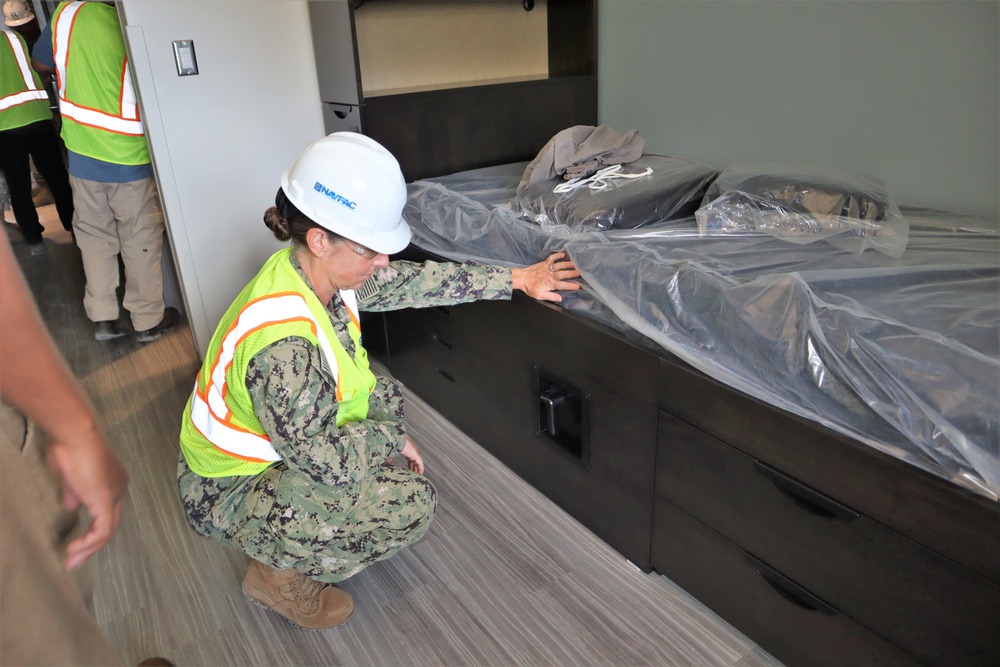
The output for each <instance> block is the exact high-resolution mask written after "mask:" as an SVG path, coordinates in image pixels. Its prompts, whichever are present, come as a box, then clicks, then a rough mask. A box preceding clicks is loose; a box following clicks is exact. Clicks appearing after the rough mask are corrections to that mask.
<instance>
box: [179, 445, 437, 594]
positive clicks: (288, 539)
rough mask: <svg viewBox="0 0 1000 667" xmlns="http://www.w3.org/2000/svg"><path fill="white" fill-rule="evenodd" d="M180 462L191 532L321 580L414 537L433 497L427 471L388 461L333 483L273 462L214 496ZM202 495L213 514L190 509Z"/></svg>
mask: <svg viewBox="0 0 1000 667" xmlns="http://www.w3.org/2000/svg"><path fill="white" fill-rule="evenodd" d="M179 465H180V469H179V471H178V472H179V475H178V482H179V486H180V492H181V499H182V501H183V502H184V505H185V510H187V514H188V521H189V522H190V523H191V526H192V527H193V528H194V529H195V531H196V532H198V533H199V534H200V535H202V536H204V537H207V538H209V539H211V540H215V541H218V542H226V543H230V544H233V545H235V546H236V547H238V548H239V549H241V550H242V551H243V552H244V553H246V554H247V555H249V556H250V557H251V558H253V559H254V560H258V561H260V562H262V563H265V564H267V565H270V566H272V567H276V568H281V569H285V568H295V569H296V570H298V571H299V572H301V573H302V574H305V575H307V576H309V577H311V578H313V579H316V580H317V581H322V582H324V583H336V582H339V581H343V580H344V579H347V578H348V577H351V576H353V575H355V574H357V573H358V572H360V571H361V570H363V569H364V568H366V567H368V566H369V565H371V564H372V563H375V562H377V561H380V560H384V559H386V558H390V557H391V556H393V555H395V554H396V553H397V552H399V551H400V550H401V549H403V548H404V547H406V546H408V545H410V544H413V543H414V542H416V541H418V540H419V539H420V538H421V537H423V535H424V533H426V532H427V529H428V528H429V527H430V523H431V520H432V519H433V517H434V511H435V508H436V504H437V500H436V494H435V491H434V487H433V486H432V485H431V483H430V481H429V480H428V479H427V478H426V477H423V476H421V475H418V474H416V473H414V472H411V471H409V470H406V469H403V468H396V467H392V466H390V465H385V466H383V467H382V468H380V469H378V470H376V471H375V472H374V473H373V474H371V475H368V476H367V477H364V478H362V479H361V480H359V481H357V482H356V483H354V484H349V485H344V486H337V487H331V486H323V485H320V484H317V483H316V482H315V481H313V480H311V479H309V478H308V477H306V476H304V475H301V474H298V473H296V472H295V471H292V470H289V469H288V468H287V467H286V466H285V465H284V464H283V463H278V464H276V465H274V466H272V467H270V468H268V469H267V470H265V471H264V472H262V473H261V474H259V475H257V476H255V477H251V478H248V479H247V480H246V481H245V482H244V483H243V484H242V485H241V486H240V487H238V488H230V489H228V493H221V494H218V495H216V493H215V489H213V488H212V487H213V486H214V485H216V484H218V482H216V481H215V480H213V479H211V478H205V477H201V476H200V475H197V474H196V473H194V472H192V471H191V470H190V469H188V468H187V465H186V463H185V462H184V459H183V456H182V457H181V461H180V464H179ZM247 485H249V487H248V486H247ZM220 490H221V489H220ZM206 496H215V500H216V502H215V503H214V504H213V506H212V508H211V511H210V514H211V516H204V515H203V514H201V513H199V512H197V511H192V510H193V508H196V507H197V506H198V505H199V498H205V497H206ZM195 516H198V517H200V519H201V520H195Z"/></svg>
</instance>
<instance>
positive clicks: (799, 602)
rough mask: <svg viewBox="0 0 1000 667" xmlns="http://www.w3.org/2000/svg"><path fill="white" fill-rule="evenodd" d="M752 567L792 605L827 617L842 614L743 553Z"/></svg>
mask: <svg viewBox="0 0 1000 667" xmlns="http://www.w3.org/2000/svg"><path fill="white" fill-rule="evenodd" d="M743 555H744V556H745V557H746V559H747V561H748V562H749V563H750V565H752V566H753V568H754V569H755V570H757V574H759V575H760V576H761V578H762V579H763V580H764V582H765V583H766V584H767V585H768V586H770V587H771V588H772V589H774V592H775V593H777V594H778V595H780V596H781V597H783V598H785V599H786V600H788V601H789V602H791V603H792V604H794V605H796V606H798V607H802V608H803V609H807V610H809V611H821V612H823V613H824V614H826V615H827V616H836V615H837V614H839V613H840V612H839V611H837V609H836V608H835V607H831V606H830V605H828V604H827V603H826V602H823V601H822V600H820V599H819V598H818V597H816V596H815V595H813V594H812V593H810V592H809V591H807V590H806V589H804V588H802V587H801V586H799V585H798V584H797V583H795V582H794V581H792V580H791V579H789V578H788V577H786V576H785V575H783V574H781V573H780V572H778V571H777V570H775V569H774V568H773V567H771V566H770V565H768V564H767V563H765V562H764V561H762V560H760V559H758V558H756V557H755V556H753V555H752V554H749V553H747V552H746V551H744V552H743Z"/></svg>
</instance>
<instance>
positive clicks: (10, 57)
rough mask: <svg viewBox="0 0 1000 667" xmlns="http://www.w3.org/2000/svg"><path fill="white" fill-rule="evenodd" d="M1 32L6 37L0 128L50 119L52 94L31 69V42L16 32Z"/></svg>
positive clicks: (1, 44) (1, 47)
mask: <svg viewBox="0 0 1000 667" xmlns="http://www.w3.org/2000/svg"><path fill="white" fill-rule="evenodd" d="M2 34H3V37H4V38H6V39H3V38H0V131H3V130H13V129H14V128H17V127H24V126H25V125H31V124H32V123H37V122H38V121H41V120H49V121H51V120H52V112H51V111H49V96H48V95H47V94H46V93H45V86H44V85H42V80H41V79H40V78H39V76H38V73H37V72H35V70H33V69H31V56H30V55H29V54H28V45H27V44H26V43H25V41H24V38H23V37H21V36H20V35H18V34H17V33H14V32H3V33H2Z"/></svg>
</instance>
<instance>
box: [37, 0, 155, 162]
mask: <svg viewBox="0 0 1000 667" xmlns="http://www.w3.org/2000/svg"><path fill="white" fill-rule="evenodd" d="M52 57H53V59H54V60H55V66H56V84H57V88H58V90H59V112H60V113H61V114H62V118H63V122H62V137H63V141H64V142H65V143H66V148H67V149H69V150H71V151H73V152H74V153H78V154H80V155H85V156H87V157H91V158H94V159H96V160H102V161H104V162H111V163H114V164H124V165H143V164H149V147H148V146H147V144H146V136H145V134H144V132H143V127H142V121H141V120H140V119H139V105H138V104H137V103H136V97H135V89H134V88H133V87H132V73H131V71H130V70H129V65H128V59H127V58H126V56H125V42H124V41H123V40H122V33H121V26H120V25H119V23H118V14H117V12H116V10H115V8H114V7H109V6H108V5H105V4H102V3H99V2H63V3H60V5H59V7H58V8H57V9H56V12H55V14H53V16H52Z"/></svg>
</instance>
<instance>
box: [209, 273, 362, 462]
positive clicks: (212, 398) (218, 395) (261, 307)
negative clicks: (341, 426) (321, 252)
mask: <svg viewBox="0 0 1000 667" xmlns="http://www.w3.org/2000/svg"><path fill="white" fill-rule="evenodd" d="M340 294H341V298H343V299H344V303H345V304H348V310H349V311H350V313H351V318H352V319H354V320H357V298H356V296H355V294H354V292H353V291H342V292H341V293H340ZM295 320H298V321H307V322H309V323H310V324H311V325H312V330H313V332H314V333H315V334H316V338H317V339H318V341H319V348H320V351H321V352H322V354H323V358H324V360H325V361H326V363H327V364H328V366H329V367H330V372H331V374H332V375H333V376H334V377H335V378H337V400H340V398H341V396H340V386H341V383H340V373H339V369H338V364H337V357H336V355H335V354H334V352H333V348H332V347H331V345H330V341H329V339H328V338H327V336H326V333H325V332H324V331H323V329H322V327H320V326H319V324H318V323H317V322H316V320H315V318H314V317H313V314H312V311H311V310H310V309H309V306H308V304H307V303H306V301H305V299H304V298H302V295H301V294H297V293H294V292H286V293H283V294H274V295H269V296H266V297H262V298H260V299H257V300H256V301H253V302H251V303H249V304H247V305H246V306H245V307H244V308H243V310H242V311H240V314H239V316H238V317H237V318H236V321H235V322H234V323H233V325H232V326H231V327H230V328H229V331H227V332H226V335H225V337H224V338H223V340H222V343H221V345H220V346H219V353H218V357H217V358H216V360H215V362H214V364H213V365H212V367H211V373H210V375H209V377H208V378H207V382H206V384H205V391H204V393H202V392H201V391H199V389H198V387H199V384H200V382H199V380H196V381H195V385H194V392H193V395H192V397H191V422H192V424H193V425H194V427H195V428H196V429H198V432H199V433H201V434H202V435H203V436H204V437H205V439H207V440H208V441H209V442H211V443H212V444H213V445H215V446H216V447H218V448H219V449H221V450H222V451H224V452H226V453H228V454H231V455H233V456H237V457H239V458H242V459H245V460H249V461H255V462H273V461H280V460H281V456H280V455H278V453H277V452H276V451H275V449H274V447H272V446H271V440H270V438H268V437H267V436H266V435H261V434H257V433H252V432H250V431H247V430H245V429H242V428H239V427H238V426H236V425H234V424H233V423H232V421H231V420H230V415H231V413H230V411H229V407H228V406H227V405H226V399H225V397H226V394H227V393H228V387H227V386H226V372H227V371H228V369H229V366H230V365H231V364H232V363H233V357H234V355H235V353H236V348H237V346H238V345H239V344H240V343H241V342H242V341H243V339H244V338H246V337H247V336H248V335H250V334H251V333H253V332H254V331H257V330H258V329H262V328H264V327H267V326H272V325H275V324H282V323H284V322H291V321H295Z"/></svg>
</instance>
